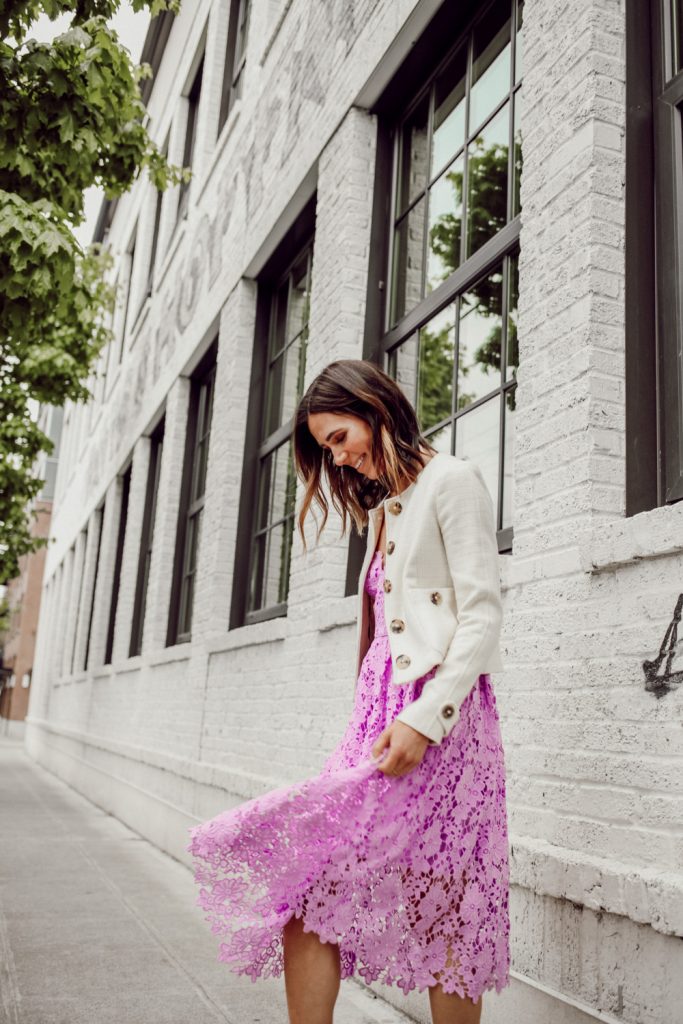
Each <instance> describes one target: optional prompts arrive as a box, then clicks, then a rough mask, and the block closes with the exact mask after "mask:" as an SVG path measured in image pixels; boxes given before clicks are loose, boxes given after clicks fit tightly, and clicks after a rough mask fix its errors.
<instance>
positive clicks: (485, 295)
mask: <svg viewBox="0 0 683 1024" xmlns="http://www.w3.org/2000/svg"><path fill="white" fill-rule="evenodd" d="M502 285H503V275H502V273H501V270H500V269H499V270H496V271H494V273H493V274H490V275H489V276H488V277H485V278H483V279H482V280H481V281H478V282H477V283H476V284H475V285H474V286H473V287H472V288H471V289H470V290H469V291H467V292H465V293H464V295H462V296H461V299H460V331H459V337H458V409H464V408H465V407H466V406H468V405H471V404H472V403H473V402H476V401H477V399H479V398H483V396H484V395H488V394H489V392H490V391H491V390H492V389H493V388H498V387H500V383H501V381H500V343H501V338H502V333H503V332H502V323H503V318H502V295H501V292H502Z"/></svg>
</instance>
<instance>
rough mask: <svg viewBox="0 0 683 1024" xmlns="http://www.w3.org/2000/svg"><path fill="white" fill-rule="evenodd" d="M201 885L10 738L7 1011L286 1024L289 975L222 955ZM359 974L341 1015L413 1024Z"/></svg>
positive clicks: (3, 948) (3, 845)
mask: <svg viewBox="0 0 683 1024" xmlns="http://www.w3.org/2000/svg"><path fill="white" fill-rule="evenodd" d="M196 892H197V887H196V884H195V882H194V880H193V878H192V875H191V872H190V871H189V870H188V868H186V867H185V866H184V865H182V864H180V863H178V862H177V861H175V860H173V859H172V858H170V857H168V856H166V854H164V853H162V852H161V851H160V850H158V849H157V848H156V847H154V846H152V845H151V844H150V843H149V842H147V841H146V840H144V839H142V838H141V837H140V836H138V835H136V834H135V833H134V832H131V830H130V829H128V828H127V827H126V826H125V825H122V824H121V822H119V821H117V820H116V819H115V818H112V817H111V815H109V814H106V813H105V812H103V811H101V810H100V809H99V808H98V807H96V806H95V805H94V804H91V803H90V802H89V801H88V800H86V799H84V798H83V797H81V796H80V795H79V794H78V793H76V792H75V791H74V790H72V789H70V788H69V787H68V786H67V785H65V784H64V783H63V782H61V781H60V780H59V779H57V778H55V777H54V776H53V775H51V774H50V773H48V772H47V771H45V770H44V769H43V768H41V767H39V766H38V765H36V764H35V763H34V762H33V761H32V760H31V759H30V758H29V757H28V756H27V754H26V753H25V752H24V749H23V745H22V744H21V743H19V742H17V741H15V740H9V739H6V738H2V739H0V1024H216V1022H222V1024H251V1022H257V1021H258V1022H261V1024H286V1022H287V1012H286V1003H285V995H284V980H283V979H282V978H279V979H269V980H267V981H258V982H257V983H256V984H253V983H252V982H251V981H250V980H249V979H248V978H240V977H237V976H236V975H233V974H231V973H230V972H229V970H228V968H227V967H226V965H225V964H221V963H218V961H217V960H216V955H217V952H218V942H219V940H218V937H217V936H214V935H212V934H211V931H210V929H209V926H208V924H206V923H205V922H204V920H203V917H202V911H201V909H200V908H199V907H197V906H195V899H196ZM407 1021H408V1018H407V1017H405V1016H404V1015H402V1014H400V1013H397V1011H396V1010H394V1009H393V1008H392V1007H390V1006H389V1005H387V1004H386V1003H384V1002H383V1001H382V1000H381V999H379V998H377V997H375V996H374V995H373V994H371V993H368V992H367V991H365V990H363V989H362V988H361V987H360V986H358V985H357V984H356V983H355V982H353V981H344V982H342V988H341V994H340V996H339V1000H338V1002H337V1009H336V1012H335V1024H406V1022H407Z"/></svg>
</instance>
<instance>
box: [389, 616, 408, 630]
mask: <svg viewBox="0 0 683 1024" xmlns="http://www.w3.org/2000/svg"><path fill="white" fill-rule="evenodd" d="M405 628H406V624H405V622H404V621H403V619H392V620H391V625H390V626H389V629H390V630H391V632H392V633H402V632H403V630H404V629H405Z"/></svg>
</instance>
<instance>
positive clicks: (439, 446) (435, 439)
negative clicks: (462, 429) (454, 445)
mask: <svg viewBox="0 0 683 1024" xmlns="http://www.w3.org/2000/svg"><path fill="white" fill-rule="evenodd" d="M452 435H453V423H452V422H451V423H447V424H446V426H445V427H440V428H439V430H435V431H434V433H433V434H430V435H429V436H428V438H427V440H428V441H429V443H430V444H432V445H434V447H435V448H436V450H437V451H438V452H444V454H446V455H450V454H451V438H452Z"/></svg>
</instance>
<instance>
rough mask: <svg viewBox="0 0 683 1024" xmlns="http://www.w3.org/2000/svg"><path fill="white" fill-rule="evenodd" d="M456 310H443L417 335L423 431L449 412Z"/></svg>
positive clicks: (451, 399)
mask: <svg viewBox="0 0 683 1024" xmlns="http://www.w3.org/2000/svg"><path fill="white" fill-rule="evenodd" d="M454 359H455V307H454V306H453V305H450V306H447V307H446V308H445V309H442V310H441V312H440V313H438V314H437V315H436V316H435V317H432V319H431V320H430V321H429V323H428V324H425V326H424V327H423V328H422V330H421V331H420V350H419V363H418V365H419V370H418V380H419V385H418V406H417V415H418V419H419V420H420V424H421V426H422V429H423V430H429V428H430V427H433V426H435V425H436V424H437V423H441V421H442V420H445V419H447V418H448V417H449V416H450V415H451V412H452V401H453V362H454Z"/></svg>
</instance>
